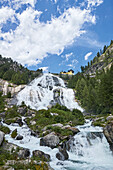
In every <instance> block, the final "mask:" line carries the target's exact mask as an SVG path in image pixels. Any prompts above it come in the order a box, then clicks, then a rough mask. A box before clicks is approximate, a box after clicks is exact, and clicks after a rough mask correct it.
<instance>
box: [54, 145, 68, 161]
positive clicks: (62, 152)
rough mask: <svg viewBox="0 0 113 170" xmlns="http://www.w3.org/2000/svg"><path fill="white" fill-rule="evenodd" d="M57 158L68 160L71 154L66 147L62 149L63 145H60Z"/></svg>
mask: <svg viewBox="0 0 113 170" xmlns="http://www.w3.org/2000/svg"><path fill="white" fill-rule="evenodd" d="M56 158H57V159H59V160H61V161H65V160H67V159H68V158H69V155H68V153H67V151H66V149H65V148H63V149H62V148H61V147H59V152H58V153H57V154H56Z"/></svg>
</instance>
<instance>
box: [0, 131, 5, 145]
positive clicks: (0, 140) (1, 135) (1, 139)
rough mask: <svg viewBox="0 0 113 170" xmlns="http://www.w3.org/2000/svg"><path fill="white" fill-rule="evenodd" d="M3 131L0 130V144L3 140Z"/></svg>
mask: <svg viewBox="0 0 113 170" xmlns="http://www.w3.org/2000/svg"><path fill="white" fill-rule="evenodd" d="M4 135H5V134H4V133H3V132H1V131H0V145H1V144H2V142H3V140H4Z"/></svg>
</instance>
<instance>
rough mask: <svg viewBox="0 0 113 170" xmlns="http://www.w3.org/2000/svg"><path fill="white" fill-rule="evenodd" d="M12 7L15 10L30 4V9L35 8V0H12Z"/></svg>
mask: <svg viewBox="0 0 113 170" xmlns="http://www.w3.org/2000/svg"><path fill="white" fill-rule="evenodd" d="M12 3H14V7H15V8H16V9H17V8H19V7H21V5H22V4H30V5H31V6H32V7H35V4H36V0H12Z"/></svg>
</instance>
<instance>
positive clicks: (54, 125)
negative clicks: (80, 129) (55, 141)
mask: <svg viewBox="0 0 113 170" xmlns="http://www.w3.org/2000/svg"><path fill="white" fill-rule="evenodd" d="M51 126H53V127H60V128H61V127H63V124H61V123H57V124H52V125H51Z"/></svg>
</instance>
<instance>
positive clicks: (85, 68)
mask: <svg viewBox="0 0 113 170" xmlns="http://www.w3.org/2000/svg"><path fill="white" fill-rule="evenodd" d="M112 44H113V40H111V42H110V45H112ZM108 47H109V46H106V45H104V47H103V49H102V50H101V49H100V51H98V52H97V55H96V56H95V57H94V58H93V60H91V61H90V62H88V64H87V65H86V66H81V71H82V72H83V73H84V72H85V71H86V70H87V69H88V68H89V67H90V66H92V65H93V64H95V63H97V62H98V61H99V57H100V56H101V55H102V54H104V53H105V52H106V50H107V49H108ZM108 52H109V51H108Z"/></svg>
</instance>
